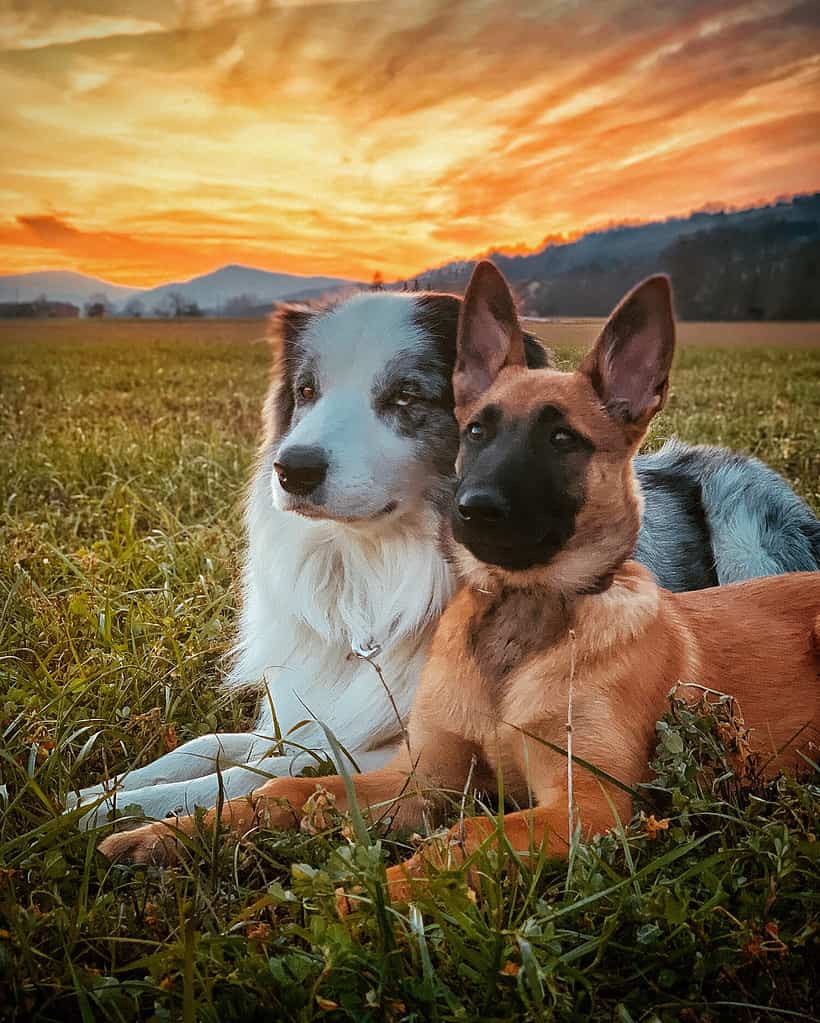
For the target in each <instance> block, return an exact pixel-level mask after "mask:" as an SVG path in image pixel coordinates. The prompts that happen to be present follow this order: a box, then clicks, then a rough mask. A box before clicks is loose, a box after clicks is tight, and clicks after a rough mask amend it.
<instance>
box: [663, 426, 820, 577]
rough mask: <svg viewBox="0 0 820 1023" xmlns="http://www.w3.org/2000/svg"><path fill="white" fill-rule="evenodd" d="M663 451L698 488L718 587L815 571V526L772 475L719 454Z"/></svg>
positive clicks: (819, 538) (753, 462)
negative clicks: (765, 577) (696, 482)
mask: <svg viewBox="0 0 820 1023" xmlns="http://www.w3.org/2000/svg"><path fill="white" fill-rule="evenodd" d="M666 448H667V449H671V450H669V454H670V455H673V456H674V460H675V462H676V463H677V464H678V466H680V467H682V466H683V463H688V465H687V468H688V470H689V471H690V472H691V473H692V474H693V476H695V477H696V478H697V481H698V483H699V484H700V490H701V500H702V502H703V513H704V516H705V519H706V523H707V526H708V529H709V534H710V537H711V541H712V551H713V553H714V558H715V574H716V575H717V580H718V582H719V583H720V584H721V585H723V584H724V583H730V582H737V581H739V580H741V579H752V578H756V577H760V576H767V575H780V574H781V573H783V572H815V571H818V570H820V521H818V519H817V517H816V515H815V514H814V513H813V512H812V510H811V509H810V508H809V506H808V505H807V504H805V502H803V501H802V500H801V499H800V498H799V497H798V496H797V494H795V492H794V491H793V490H792V489H791V487H790V486H789V485H788V483H786V481H785V480H784V479H783V478H782V477H781V476H779V475H778V474H777V473H776V472H775V471H774V470H773V469H770V468H769V467H768V466H766V465H764V464H763V463H762V462H761V461H759V460H758V459H757V458H750V457H748V456H746V455H739V454H736V453H735V452H732V451H727V450H726V449H725V448H715V447H706V446H698V447H688V446H685V445H680V444H677V443H676V442H674V441H671V442H668V444H667V445H666Z"/></svg>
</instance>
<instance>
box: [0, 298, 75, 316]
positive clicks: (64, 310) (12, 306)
mask: <svg viewBox="0 0 820 1023" xmlns="http://www.w3.org/2000/svg"><path fill="white" fill-rule="evenodd" d="M79 315H80V308H79V306H76V305H74V304H73V303H72V302H49V301H45V302H44V301H41V300H38V301H36V302H0V320H18V319H22V320H52V319H57V318H58V317H66V318H68V319H72V320H74V319H76V318H77V317H78V316H79Z"/></svg>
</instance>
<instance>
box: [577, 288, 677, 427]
mask: <svg viewBox="0 0 820 1023" xmlns="http://www.w3.org/2000/svg"><path fill="white" fill-rule="evenodd" d="M674 353H675V318H674V314H673V312H672V290H671V288H670V285H669V278H668V277H666V276H664V275H663V274H658V275H656V276H655V277H648V278H647V279H646V280H645V281H643V282H642V283H641V284H639V285H638V286H637V287H636V288H634V289H633V290H632V291H630V292H629V294H628V295H627V296H626V298H624V299H623V301H622V302H621V303H620V305H619V306H618V307H617V308H616V310H615V311H614V312H613V313H612V315H611V316H610V317H609V319H608V320H607V322H606V324H605V326H604V329H603V330H602V331H601V333H600V335H599V336H598V340H597V341H596V342H595V347H594V348H593V349H592V351H591V352H589V353H588V354H587V356H586V357H585V358H584V360H583V362H582V363H581V365H580V366H579V370H580V372H581V373H585V374H586V375H587V376H588V377H589V379H590V380H591V382H592V386H593V387H594V388H595V390H596V392H597V393H598V396H599V397H600V399H601V402H602V403H603V405H604V407H605V408H606V410H607V412H608V413H609V415H611V416H612V417H613V418H614V419H617V420H618V421H619V422H621V423H623V424H624V425H625V426H628V427H633V426H634V427H639V428H643V427H645V426H646V425H647V424H648V423H649V420H650V419H651V418H652V416H654V415H655V413H656V412H658V411H660V409H661V408H662V407H663V404H664V402H665V401H666V392H667V390H668V388H669V370H670V369H671V366H672V356H673V355H674Z"/></svg>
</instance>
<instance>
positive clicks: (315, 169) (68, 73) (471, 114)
mask: <svg viewBox="0 0 820 1023" xmlns="http://www.w3.org/2000/svg"><path fill="white" fill-rule="evenodd" d="M818 24H819V23H818V17H817V14H816V13H815V11H814V8H813V7H812V6H811V5H809V4H806V3H800V2H797V0H794V2H789V0H779V2H774V3H769V4H765V5H749V4H747V3H739V2H730V3H724V4H721V5H720V8H719V12H716V5H715V4H714V3H703V2H698V0H690V2H687V3H685V4H683V5H675V6H674V7H672V6H669V5H656V6H651V7H649V8H647V7H646V6H639V5H638V3H637V0H612V2H607V3H606V4H595V5H592V4H589V5H546V4H543V3H534V2H533V3H521V4H516V5H510V4H504V3H493V2H478V0H458V2H455V3H450V4H443V3H441V2H432V0H426V2H424V0H422V2H421V3H415V4H412V5H411V4H407V3H394V2H387V3H381V4H378V5H377V4H375V3H370V2H367V0H363V2H360V0H349V2H343V3H338V2H337V3H322V4H318V3H313V2H310V0H292V2H290V3H286V4H280V5H271V4H265V3H252V2H250V0H246V2H241V0H236V2H233V3H230V2H226V3H219V2H217V0H192V2H186V3H181V2H180V3H177V4H168V3H167V2H162V3H160V2H159V0H144V2H141V3H139V4H136V3H124V2H119V0H116V2H105V0H84V2H83V3H82V4H80V3H77V4H76V5H74V4H72V3H70V2H69V3H67V4H63V5H61V8H60V11H59V12H55V9H54V5H53V3H51V2H50V0H32V2H31V3H28V4H27V5H26V9H25V11H24V12H23V11H16V10H15V9H14V8H12V10H11V12H7V11H3V12H0V88H2V90H3V94H4V96H5V97H6V103H5V104H4V106H3V108H2V110H0V123H2V126H3V140H4V148H5V159H4V161H3V163H2V165H0V197H2V213H1V214H0V271H2V272H6V273H16V272H24V271H27V270H35V269H42V268H43V267H44V266H49V267H51V268H55V269H77V270H81V271H82V272H85V273H89V274H93V275H95V276H99V277H103V278H105V279H107V280H110V281H113V282H116V283H123V284H130V285H137V286H151V285H154V284H158V283H164V282H165V281H168V280H169V279H173V278H176V279H181V278H186V277H190V276H192V275H194V274H199V273H204V272H208V271H209V270H211V269H213V268H214V267H217V266H220V265H223V264H225V263H242V264H246V265H251V266H256V267H260V268H263V269H272V270H280V271H288V272H293V273H302V274H332V275H337V276H343V277H350V278H359V279H367V278H369V277H370V276H371V275H372V274H373V273H374V272H375V271H377V270H378V271H380V272H381V273H383V274H384V276H385V277H387V278H395V277H401V276H407V275H412V274H413V273H416V272H418V271H420V270H422V269H424V268H425V267H428V266H432V265H437V264H440V263H443V262H445V261H447V260H450V259H456V258H469V257H472V256H475V255H477V254H479V253H485V252H488V251H490V250H493V249H499V248H500V249H503V250H504V251H508V252H525V251H533V250H535V249H537V248H539V247H540V246H541V245H542V244H543V241H544V240H545V239H547V240H549V239H556V240H557V239H559V238H563V239H572V238H574V237H577V236H578V234H580V233H583V232H584V231H586V230H590V229H598V228H601V227H603V226H605V225H607V224H610V223H613V222H629V221H647V220H656V219H664V218H666V217H668V216H670V215H686V214H687V213H688V212H690V211H691V210H693V209H697V208H701V207H705V206H708V205H709V204H714V203H716V202H717V203H718V204H720V203H727V204H731V205H733V206H745V205H755V204H760V203H761V202H763V201H769V200H771V199H772V198H774V197H775V196H778V195H783V194H793V193H798V192H805V191H814V190H816V188H817V187H818V185H820V181H818V178H820V175H818V173H817V170H816V168H817V167H818V166H820V134H819V133H818V132H817V124H818V118H819V117H820V58H818V50H819V49H820V47H818V42H820V28H819V27H818Z"/></svg>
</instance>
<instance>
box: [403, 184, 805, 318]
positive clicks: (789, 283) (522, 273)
mask: <svg viewBox="0 0 820 1023" xmlns="http://www.w3.org/2000/svg"><path fill="white" fill-rule="evenodd" d="M491 258H492V259H493V260H494V261H495V262H496V263H497V264H498V266H499V267H500V268H501V269H502V270H503V271H504V273H505V274H506V275H507V277H508V278H509V279H510V280H511V281H512V282H513V283H514V285H515V287H516V290H517V292H518V294H519V297H520V299H521V304H522V308H523V311H524V312H526V313H528V314H529V315H532V316H603V315H606V313H608V312H609V311H610V309H611V308H612V307H613V305H614V304H615V303H616V302H617V301H618V299H619V298H620V297H621V296H622V295H623V294H624V292H625V291H626V290H628V289H629V288H630V287H631V286H632V285H633V284H635V283H636V282H637V281H639V280H640V279H641V278H642V277H645V276H646V275H647V274H651V273H657V272H659V271H664V272H666V273H668V274H670V276H671V277H672V282H673V284H674V287H675V295H676V305H677V310H678V315H679V316H680V317H681V318H682V319H688V320H748V319H767V320H777V319H787V320H816V319H820V193H815V194H813V195H804V196H796V197H795V198H793V199H791V200H790V201H788V202H780V203H777V204H775V205H772V206H766V207H761V208H755V209H750V210H742V211H738V212H731V213H695V214H693V215H692V216H690V217H687V218H685V219H671V220H666V221H662V222H658V223H652V224H643V225H640V226H635V227H616V228H612V229H610V230H607V231H598V232H594V233H592V234H588V235H585V236H584V237H583V238H580V239H578V240H577V241H575V242H571V243H568V244H564V245H548V246H546V247H545V248H544V249H542V250H541V251H540V252H536V253H533V254H532V255H529V256H505V255H503V253H493V254H492V257H491ZM473 265H474V264H473V263H472V262H458V263H450V264H447V265H446V266H443V267H439V268H437V269H435V270H430V271H427V272H425V273H423V274H420V275H418V277H416V278H414V279H413V281H412V282H411V283H418V286H420V287H424V288H432V289H437V290H447V291H462V290H463V288H464V286H465V285H466V282H467V280H468V279H469V275H470V272H471V270H472V267H473Z"/></svg>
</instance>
